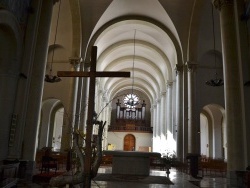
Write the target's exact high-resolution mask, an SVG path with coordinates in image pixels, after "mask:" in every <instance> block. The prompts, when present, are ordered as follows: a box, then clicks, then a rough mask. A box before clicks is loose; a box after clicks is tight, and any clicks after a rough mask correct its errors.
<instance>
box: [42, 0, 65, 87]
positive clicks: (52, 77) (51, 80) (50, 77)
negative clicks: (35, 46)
mask: <svg viewBox="0 0 250 188" xmlns="http://www.w3.org/2000/svg"><path fill="white" fill-rule="evenodd" d="M60 9H61V0H60V1H59V9H58V14H57V21H56V31H55V38H54V44H53V46H52V47H53V49H52V57H51V63H50V70H49V74H46V75H45V79H44V81H45V82H49V83H55V82H60V81H61V78H59V77H58V76H56V75H53V70H52V67H53V61H54V54H55V48H56V36H57V29H58V21H59V15H60Z"/></svg>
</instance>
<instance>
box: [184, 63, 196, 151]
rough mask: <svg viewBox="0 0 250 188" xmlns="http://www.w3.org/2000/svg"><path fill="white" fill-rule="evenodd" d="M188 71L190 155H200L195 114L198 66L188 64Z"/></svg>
mask: <svg viewBox="0 0 250 188" xmlns="http://www.w3.org/2000/svg"><path fill="white" fill-rule="evenodd" d="M186 65H187V69H188V153H192V154H197V153H198V148H197V146H198V144H197V142H198V139H197V137H198V136H197V134H198V132H197V124H196V123H197V122H196V121H195V120H196V114H195V105H196V104H195V100H196V97H195V93H196V88H195V85H196V68H197V64H196V63H194V62H187V63H186Z"/></svg>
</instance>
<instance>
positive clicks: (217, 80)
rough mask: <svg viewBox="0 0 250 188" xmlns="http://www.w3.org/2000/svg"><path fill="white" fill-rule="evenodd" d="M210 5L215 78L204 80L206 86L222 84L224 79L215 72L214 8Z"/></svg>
mask: <svg viewBox="0 0 250 188" xmlns="http://www.w3.org/2000/svg"><path fill="white" fill-rule="evenodd" d="M211 6H212V21H213V27H212V28H213V47H214V65H215V78H212V79H211V80H208V81H206V84H207V85H208V86H213V87H216V86H222V85H224V81H223V80H222V79H221V78H218V73H217V67H216V55H215V31H214V9H213V5H212V4H211Z"/></svg>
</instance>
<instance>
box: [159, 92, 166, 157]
mask: <svg viewBox="0 0 250 188" xmlns="http://www.w3.org/2000/svg"><path fill="white" fill-rule="evenodd" d="M160 114H161V117H160V120H161V124H160V126H161V129H160V139H161V143H162V146H161V153H166V150H167V142H166V129H167V124H166V114H167V109H166V91H163V92H161V111H160Z"/></svg>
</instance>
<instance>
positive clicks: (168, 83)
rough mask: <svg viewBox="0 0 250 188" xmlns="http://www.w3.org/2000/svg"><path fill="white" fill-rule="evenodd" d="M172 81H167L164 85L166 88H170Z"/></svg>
mask: <svg viewBox="0 0 250 188" xmlns="http://www.w3.org/2000/svg"><path fill="white" fill-rule="evenodd" d="M173 83H174V82H173V81H169V80H168V81H167V83H166V85H167V88H171V87H172V86H173Z"/></svg>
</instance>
